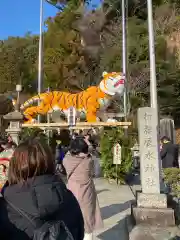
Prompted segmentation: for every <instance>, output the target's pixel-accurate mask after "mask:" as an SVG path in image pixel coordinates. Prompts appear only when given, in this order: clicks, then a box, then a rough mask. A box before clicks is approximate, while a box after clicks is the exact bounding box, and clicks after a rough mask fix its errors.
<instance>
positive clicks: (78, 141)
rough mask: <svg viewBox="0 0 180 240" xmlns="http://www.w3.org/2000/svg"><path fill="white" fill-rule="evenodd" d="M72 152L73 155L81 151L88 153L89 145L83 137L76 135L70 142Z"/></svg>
mask: <svg viewBox="0 0 180 240" xmlns="http://www.w3.org/2000/svg"><path fill="white" fill-rule="evenodd" d="M70 153H71V154H72V155H78V154H80V153H85V154H87V153H88V145H87V143H86V142H85V141H84V138H82V137H76V138H75V139H73V140H72V141H71V143H70Z"/></svg>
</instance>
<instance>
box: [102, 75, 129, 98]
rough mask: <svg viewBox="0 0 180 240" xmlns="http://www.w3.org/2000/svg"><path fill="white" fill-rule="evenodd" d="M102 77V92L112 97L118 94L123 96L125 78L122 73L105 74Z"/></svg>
mask: <svg viewBox="0 0 180 240" xmlns="http://www.w3.org/2000/svg"><path fill="white" fill-rule="evenodd" d="M102 76H103V79H102V81H101V82H100V85H99V87H100V89H101V91H103V92H104V93H106V94H108V95H111V96H113V95H115V94H116V93H117V94H119V95H122V94H123V92H124V81H125V76H123V74H122V73H121V72H112V73H107V72H103V75H102Z"/></svg>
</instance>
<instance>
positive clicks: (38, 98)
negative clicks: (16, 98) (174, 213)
mask: <svg viewBox="0 0 180 240" xmlns="http://www.w3.org/2000/svg"><path fill="white" fill-rule="evenodd" d="M41 100H42V96H41V95H36V96H34V97H32V98H30V99H28V100H27V101H26V102H25V103H23V104H22V105H21V107H20V109H21V110H24V109H25V108H28V107H29V106H31V105H33V104H35V103H38V101H41Z"/></svg>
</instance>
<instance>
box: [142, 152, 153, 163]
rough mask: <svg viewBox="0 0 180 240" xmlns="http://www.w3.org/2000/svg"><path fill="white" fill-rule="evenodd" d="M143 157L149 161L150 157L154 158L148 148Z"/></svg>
mask: <svg viewBox="0 0 180 240" xmlns="http://www.w3.org/2000/svg"><path fill="white" fill-rule="evenodd" d="M144 157H145V159H146V160H149V161H151V160H152V159H155V156H154V153H153V152H151V151H149V150H148V151H147V153H145V156H144Z"/></svg>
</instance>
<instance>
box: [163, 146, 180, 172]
mask: <svg viewBox="0 0 180 240" xmlns="http://www.w3.org/2000/svg"><path fill="white" fill-rule="evenodd" d="M160 155H161V160H162V167H163V168H172V167H178V165H179V164H178V146H177V145H176V144H173V143H171V142H168V143H165V144H163V146H162V150H161V152H160Z"/></svg>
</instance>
